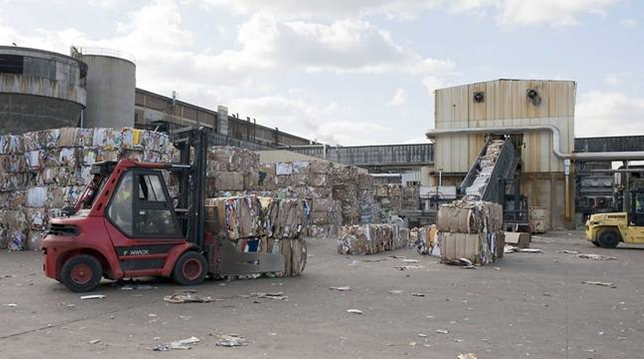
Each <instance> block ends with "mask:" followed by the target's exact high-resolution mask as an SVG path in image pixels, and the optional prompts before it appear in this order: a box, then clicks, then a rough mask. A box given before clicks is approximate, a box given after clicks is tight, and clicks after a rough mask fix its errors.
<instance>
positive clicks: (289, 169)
mask: <svg viewBox="0 0 644 359" xmlns="http://www.w3.org/2000/svg"><path fill="white" fill-rule="evenodd" d="M275 174H276V175H277V176H278V178H279V176H290V175H292V174H293V164H292V163H290V162H278V163H276V164H275Z"/></svg>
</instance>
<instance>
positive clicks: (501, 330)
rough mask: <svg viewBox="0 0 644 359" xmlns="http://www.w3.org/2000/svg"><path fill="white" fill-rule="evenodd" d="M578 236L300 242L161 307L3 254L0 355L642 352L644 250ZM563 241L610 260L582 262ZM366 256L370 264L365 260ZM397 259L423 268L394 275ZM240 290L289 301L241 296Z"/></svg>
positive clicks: (165, 287)
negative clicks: (360, 251)
mask: <svg viewBox="0 0 644 359" xmlns="http://www.w3.org/2000/svg"><path fill="white" fill-rule="evenodd" d="M581 236H582V233H580V232H572V233H568V232H562V233H554V234H551V235H548V236H543V237H538V238H535V239H534V241H533V243H532V247H533V248H541V249H543V254H529V253H513V254H508V255H506V257H505V259H503V261H501V262H499V263H496V264H493V265H489V266H486V267H482V268H479V269H476V270H465V269H461V268H458V267H451V266H446V265H442V264H439V263H437V259H436V258H433V257H421V256H419V255H417V254H416V253H415V251H413V250H411V249H410V250H400V251H396V252H388V253H385V254H381V255H376V256H365V257H358V256H356V257H350V256H341V255H338V254H335V245H334V243H333V241H328V240H312V241H310V242H309V243H310V245H309V252H310V255H311V257H310V258H309V264H308V266H307V269H306V271H305V275H304V276H303V277H300V278H278V279H259V280H240V281H232V282H217V281H209V282H207V283H206V284H204V285H202V286H200V287H197V288H195V289H197V290H198V293H199V294H201V295H206V296H212V297H214V298H218V299H221V300H218V301H215V302H212V303H193V304H171V303H167V302H165V301H164V300H163V296H165V295H169V294H172V293H174V292H175V291H176V290H179V289H181V288H180V287H178V286H175V285H173V284H172V283H169V282H164V281H147V282H144V284H150V285H152V286H153V287H154V288H153V289H149V290H142V289H137V290H131V291H126V290H121V289H120V288H119V287H117V286H113V285H111V283H109V282H104V284H103V285H102V286H101V288H100V290H98V291H97V292H96V294H104V295H105V296H106V298H104V299H97V300H81V299H80V295H79V294H76V293H71V292H69V291H67V290H66V289H65V288H64V287H63V286H62V285H60V284H58V283H57V282H55V281H53V280H49V279H48V278H45V277H44V275H43V274H42V270H41V259H40V254H39V253H31V252H23V253H7V252H2V253H0V276H2V279H0V291H1V292H0V293H2V294H1V295H0V304H1V305H0V323H1V325H0V357H2V358H21V359H22V358H89V357H105V358H123V357H127V358H152V357H154V358H178V357H195V358H221V357H227V358H403V357H406V358H421V357H422V358H456V357H457V356H458V354H460V353H468V352H471V353H474V354H476V355H477V357H478V358H479V359H497V358H526V357H530V358H629V359H635V358H641V357H642V355H643V354H642V347H643V346H642V339H644V276H643V275H642V273H644V247H640V248H632V247H631V248H626V247H620V248H617V249H614V250H606V249H600V248H595V247H594V246H592V245H591V244H590V243H588V242H586V241H584V240H582V239H581ZM563 249H570V250H575V251H580V252H583V253H601V254H607V255H611V256H615V257H617V260H610V261H599V260H592V259H582V258H578V257H576V256H575V255H572V254H565V253H560V252H559V251H561V250H563ZM389 255H396V256H405V257H406V258H408V259H417V260H419V261H420V262H419V263H404V262H403V260H402V259H401V258H391V257H388V256H389ZM374 259H383V260H382V261H371V262H367V261H365V260H374ZM404 264H408V265H419V266H422V268H410V269H407V270H404V271H401V270H399V269H396V266H401V265H404ZM585 280H590V281H601V282H612V283H613V286H614V288H611V287H604V286H597V285H590V284H583V283H582V281H585ZM332 286H350V287H351V290H350V291H344V292H341V291H336V290H329V287H332ZM392 291H393V292H392ZM253 292H283V293H284V295H287V296H288V299H287V300H278V299H265V298H260V299H257V298H252V297H243V296H245V295H248V294H250V293H253ZM412 293H421V294H423V295H424V296H415V295H412ZM240 296H242V297H240ZM7 304H15V306H10V305H7ZM347 309H359V310H361V311H362V314H361V315H360V314H350V313H347ZM438 331H444V332H443V333H440V332H438ZM212 333H223V334H233V333H234V334H238V335H240V336H243V337H244V338H245V339H246V340H247V341H248V345H247V346H244V347H234V348H224V347H216V346H215V345H214V342H215V337H213V336H211V334H212ZM444 333H446V334H444ZM192 336H195V337H197V338H199V339H200V340H201V341H200V342H199V343H197V344H194V345H192V349H191V350H188V351H185V350H174V351H170V352H154V351H151V350H149V349H148V348H150V347H152V346H154V345H155V344H158V343H161V342H169V341H174V340H179V339H185V338H189V337H192ZM96 340H99V341H98V342H96V343H93V341H96ZM92 343H93V344H92Z"/></svg>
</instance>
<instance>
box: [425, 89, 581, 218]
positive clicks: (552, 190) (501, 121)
mask: <svg viewBox="0 0 644 359" xmlns="http://www.w3.org/2000/svg"><path fill="white" fill-rule="evenodd" d="M531 89H532V90H536V91H537V93H538V99H537V100H535V101H533V100H531V99H529V98H528V96H527V92H528V91H529V90H531ZM575 89H576V85H575V83H574V82H573V81H545V80H503V79H502V80H496V81H489V82H481V83H475V84H469V85H463V86H457V87H451V88H446V89H440V90H437V91H436V96H435V101H436V104H435V108H436V114H435V115H436V128H438V129H443V128H468V127H499V128H501V127H521V126H529V125H553V126H555V127H557V128H558V129H559V131H560V133H561V138H560V141H561V143H560V148H561V150H562V151H563V152H572V151H573V147H574V115H575V113H574V111H575ZM476 93H482V94H483V100H482V101H479V102H477V101H475V100H474V95H475V94H476ZM484 141H485V136H484V135H469V136H468V135H455V136H439V137H438V138H437V139H436V147H435V148H436V149H435V163H436V166H435V168H436V170H438V169H442V170H443V172H444V173H446V174H450V173H451V174H453V176H449V177H444V178H450V180H452V181H458V179H459V178H462V177H461V176H459V174H464V173H466V172H467V171H468V170H469V168H470V166H471V165H472V163H473V162H474V160H475V159H476V157H477V156H478V154H479V152H480V151H481V149H482V147H483V145H484ZM523 143H524V147H523V148H521V149H520V150H521V159H522V164H523V168H522V174H521V182H522V188H521V191H522V193H523V194H524V195H526V197H527V198H528V203H529V204H530V205H531V206H541V207H545V208H547V209H548V210H549V212H550V218H551V219H552V220H551V225H552V227H553V228H564V227H569V226H570V223H571V222H570V221H571V219H572V218H565V217H564V212H565V209H564V203H565V200H564V198H565V188H564V183H565V178H564V175H563V171H564V166H563V161H562V160H560V159H559V158H557V157H556V156H555V155H554V154H553V151H552V136H551V134H550V133H549V132H541V133H539V132H533V133H524V134H523ZM572 192H574V191H570V192H569V196H571V197H572V194H571V193H572ZM570 200H571V202H572V203H574V200H573V198H570Z"/></svg>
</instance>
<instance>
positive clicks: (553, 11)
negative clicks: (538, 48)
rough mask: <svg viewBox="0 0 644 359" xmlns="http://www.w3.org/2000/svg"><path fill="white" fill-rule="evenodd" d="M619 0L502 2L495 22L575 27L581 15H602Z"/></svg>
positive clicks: (522, 0) (512, 0) (511, 0)
mask: <svg viewBox="0 0 644 359" xmlns="http://www.w3.org/2000/svg"><path fill="white" fill-rule="evenodd" d="M619 1H620V0H565V1H562V0H539V1H524V0H502V1H498V2H497V4H496V7H497V8H498V9H499V13H498V16H497V21H498V22H499V23H500V24H502V25H536V24H550V25H554V26H568V25H576V24H578V23H579V22H580V21H579V18H578V17H579V15H581V14H595V15H603V14H605V12H606V10H607V9H608V8H610V7H611V6H613V5H615V4H617V3H618V2H619Z"/></svg>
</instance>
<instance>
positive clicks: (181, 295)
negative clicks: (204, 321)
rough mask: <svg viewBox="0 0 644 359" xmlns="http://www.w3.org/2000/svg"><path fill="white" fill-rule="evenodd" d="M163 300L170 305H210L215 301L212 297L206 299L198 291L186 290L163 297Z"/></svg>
mask: <svg viewBox="0 0 644 359" xmlns="http://www.w3.org/2000/svg"><path fill="white" fill-rule="evenodd" d="M163 300H165V301H166V302H169V303H175V304H179V303H210V302H214V301H215V299H214V298H212V297H205V296H202V295H199V294H197V291H196V290H184V291H181V292H176V293H174V294H172V295H166V296H165V297H163Z"/></svg>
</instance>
